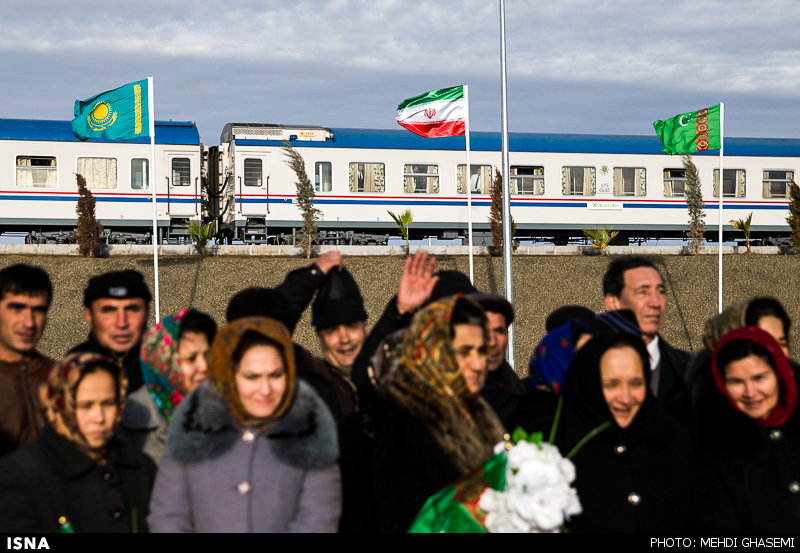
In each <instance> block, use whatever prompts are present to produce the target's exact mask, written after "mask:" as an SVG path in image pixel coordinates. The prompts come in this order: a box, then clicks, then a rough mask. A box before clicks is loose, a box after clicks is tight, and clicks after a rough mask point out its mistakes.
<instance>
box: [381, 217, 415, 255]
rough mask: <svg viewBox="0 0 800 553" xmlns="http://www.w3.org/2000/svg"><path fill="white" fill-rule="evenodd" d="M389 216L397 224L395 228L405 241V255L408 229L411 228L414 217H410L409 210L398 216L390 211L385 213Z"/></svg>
mask: <svg viewBox="0 0 800 553" xmlns="http://www.w3.org/2000/svg"><path fill="white" fill-rule="evenodd" d="M387 213H388V214H389V215H391V216H392V219H394V222H395V223H397V226H398V227H399V228H400V233H401V234H402V235H403V238H405V239H406V255H408V254H409V249H410V248H409V245H408V227H409V226H411V223H412V222H414V217H413V216H412V215H411V210H410V209H406V210H405V211H404V212H403V213H401V214H400V215H396V214H394V213H392V212H391V211H387Z"/></svg>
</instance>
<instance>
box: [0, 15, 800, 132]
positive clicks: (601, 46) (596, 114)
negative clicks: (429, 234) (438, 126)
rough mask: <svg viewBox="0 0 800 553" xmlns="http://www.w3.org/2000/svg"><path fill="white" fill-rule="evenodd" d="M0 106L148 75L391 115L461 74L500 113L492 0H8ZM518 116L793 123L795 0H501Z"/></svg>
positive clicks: (614, 124) (333, 116) (185, 87)
mask: <svg viewBox="0 0 800 553" xmlns="http://www.w3.org/2000/svg"><path fill="white" fill-rule="evenodd" d="M2 19H3V23H4V25H3V28H4V31H3V33H2V34H0V70H2V80H0V83H2V86H0V117H11V118H42V119H70V118H71V116H72V105H73V102H74V100H75V99H76V98H80V99H83V98H87V97H89V96H92V95H94V94H96V93H98V92H100V91H103V90H107V89H110V88H114V87H116V86H119V85H121V84H124V83H125V82H129V81H133V80H138V79H141V78H144V77H145V76H147V75H153V76H154V78H155V94H156V117H157V119H175V120H191V121H195V122H197V125H198V127H199V129H200V134H201V139H202V140H203V142H204V143H206V144H216V143H218V141H219V134H220V131H221V130H222V127H223V125H224V124H225V123H227V122H234V121H235V122H263V123H287V124H292V123H294V124H307V125H324V126H329V127H366V128H399V127H397V125H396V123H395V122H394V116H395V110H396V106H397V104H398V103H399V102H400V101H401V100H403V99H404V98H407V97H410V96H414V95H416V94H419V93H421V92H424V91H426V90H430V89H434V88H442V87H446V86H452V85H454V84H460V83H465V84H468V85H469V86H470V109H471V114H472V128H473V130H499V128H500V63H499V59H500V57H499V56H500V54H499V44H500V39H499V29H500V21H499V9H498V1H497V0H294V1H293V2H289V1H285V0H283V1H280V2H278V1H272V0H235V1H233V2H230V3H227V4H226V3H224V2H208V1H206V0H191V1H184V0H168V1H165V0H159V1H152V0H139V1H137V2H108V1H107V0H104V1H102V2H99V1H98V2H95V1H87V0H75V1H72V2H56V1H52V0H47V1H44V0H26V1H19V0H4V2H3V15H2ZM506 22H507V23H506V30H507V49H508V99H509V120H510V130H511V131H528V132H575V133H611V134H649V133H651V132H652V122H653V121H654V120H656V119H663V118H667V117H670V116H672V115H675V114H677V113H680V112H684V111H690V110H694V109H697V108H701V107H706V106H708V105H713V104H716V103H718V102H720V101H724V102H725V115H726V117H725V135H726V136H759V137H797V136H800V129H799V128H798V123H800V102H798V96H800V94H798V93H800V33H798V32H797V27H798V24H800V2H797V1H796V0H749V1H746V0H691V1H683V0H669V1H662V0H645V1H642V0H611V1H608V2H598V1H596V0H591V1H590V0H555V1H553V0H551V1H549V2H544V1H539V0H507V1H506Z"/></svg>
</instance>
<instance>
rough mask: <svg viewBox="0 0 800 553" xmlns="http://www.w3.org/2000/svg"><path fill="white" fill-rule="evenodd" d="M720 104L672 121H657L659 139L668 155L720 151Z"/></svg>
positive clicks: (654, 124)
mask: <svg viewBox="0 0 800 553" xmlns="http://www.w3.org/2000/svg"><path fill="white" fill-rule="evenodd" d="M719 111H720V109H719V104H717V105H716V106H711V107H710V108H705V109H700V110H697V111H690V112H689V113H681V114H680V115H676V116H675V117H673V118H671V119H666V120H664V121H655V122H654V123H653V127H654V128H655V129H656V134H657V135H658V138H660V139H661V143H662V144H663V145H664V147H663V148H661V151H662V152H665V153H667V154H691V153H693V152H702V151H704V150H718V149H720V145H721V142H720V139H721V132H720V116H719Z"/></svg>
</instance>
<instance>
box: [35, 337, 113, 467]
mask: <svg viewBox="0 0 800 553" xmlns="http://www.w3.org/2000/svg"><path fill="white" fill-rule="evenodd" d="M101 364H102V365H110V366H113V367H117V370H118V371H119V372H118V376H117V379H116V381H117V401H118V406H119V409H117V415H116V417H115V419H114V428H115V429H116V427H117V425H118V424H119V421H120V419H121V418H122V409H123V407H124V403H125V392H126V391H127V389H128V379H127V378H126V377H125V371H124V370H123V368H122V367H120V366H118V365H117V364H116V363H114V362H113V361H112V360H111V359H110V358H108V357H106V356H105V355H101V354H99V353H94V352H89V351H79V352H75V353H71V354H69V355H67V356H66V357H64V358H63V359H62V360H61V361H59V362H58V363H56V365H55V366H54V367H53V368H52V369H50V372H49V373H48V374H47V378H46V379H45V381H44V382H42V383H41V384H40V385H39V400H40V401H41V404H42V406H43V407H44V410H45V416H46V417H47V421H48V422H49V423H50V426H51V427H53V430H55V431H56V432H57V433H58V434H60V435H61V436H63V437H64V438H66V439H67V440H69V441H70V442H72V443H73V444H75V445H76V446H77V447H78V449H80V450H81V451H82V452H83V453H84V454H86V456H88V457H89V458H90V459H92V460H93V461H95V462H97V463H103V462H104V460H105V455H106V452H105V450H104V449H95V448H93V447H92V446H90V445H89V443H88V442H87V441H86V438H85V437H84V436H83V434H82V433H81V431H80V428H78V418H77V415H76V413H75V410H76V403H75V393H76V392H77V389H78V385H79V384H80V382H81V380H82V379H83V377H84V376H85V374H86V371H87V369H90V368H92V367H94V366H96V365H101Z"/></svg>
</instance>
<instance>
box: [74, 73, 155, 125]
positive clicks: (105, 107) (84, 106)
mask: <svg viewBox="0 0 800 553" xmlns="http://www.w3.org/2000/svg"><path fill="white" fill-rule="evenodd" d="M147 93H148V91H147V79H144V80H141V81H136V82H135V83H128V84H126V85H123V86H121V87H119V88H115V89H114V90H108V91H106V92H101V93H100V94H98V95H96V96H92V97H91V98H89V99H88V100H83V101H80V100H75V119H73V120H72V132H73V133H75V136H77V137H78V138H80V139H81V140H88V139H89V138H104V139H106V140H127V139H129V138H139V137H142V136H150V109H149V106H148V103H147V98H148V96H147Z"/></svg>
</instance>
